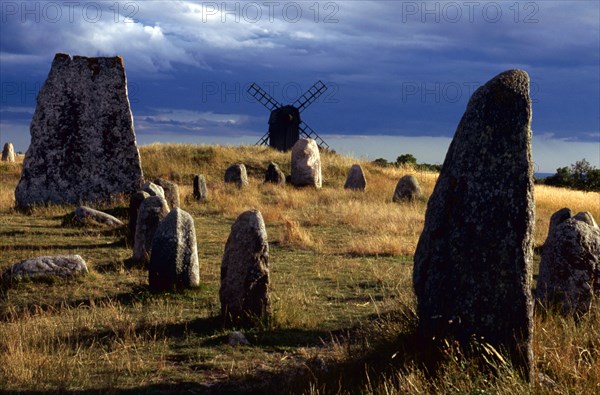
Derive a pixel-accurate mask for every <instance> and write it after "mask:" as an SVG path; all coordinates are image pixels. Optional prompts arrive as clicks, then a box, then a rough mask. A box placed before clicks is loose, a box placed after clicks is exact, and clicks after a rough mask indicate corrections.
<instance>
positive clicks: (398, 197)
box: [392, 175, 423, 202]
mask: <svg viewBox="0 0 600 395" xmlns="http://www.w3.org/2000/svg"><path fill="white" fill-rule="evenodd" d="M421 196H423V192H422V191H421V185H420V184H419V180H417V177H415V176H412V175H405V176H403V177H401V178H400V179H399V180H398V183H397V184H396V189H395V190H394V196H392V201H394V202H404V201H413V200H416V199H419V198H420V197H421Z"/></svg>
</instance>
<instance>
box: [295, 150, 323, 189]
mask: <svg viewBox="0 0 600 395" xmlns="http://www.w3.org/2000/svg"><path fill="white" fill-rule="evenodd" d="M291 173H292V174H291V176H292V177H291V180H292V184H293V185H294V186H297V187H301V186H313V187H315V188H321V184H322V179H321V156H320V154H319V146H318V145H317V142H316V141H315V140H313V139H300V140H298V141H296V144H294V146H293V147H292V172H291Z"/></svg>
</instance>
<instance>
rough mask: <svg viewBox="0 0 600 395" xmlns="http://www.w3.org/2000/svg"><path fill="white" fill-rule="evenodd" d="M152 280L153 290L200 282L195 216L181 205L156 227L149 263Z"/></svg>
mask: <svg viewBox="0 0 600 395" xmlns="http://www.w3.org/2000/svg"><path fill="white" fill-rule="evenodd" d="M148 282H149V284H150V290H152V291H153V292H164V291H172V290H181V289H186V288H196V287H198V286H199V285H200V268H199V264H198V248H197V246H196V229H195V228H194V219H193V218H192V216H191V215H190V214H188V213H187V212H185V211H183V210H182V209H180V208H177V207H176V208H174V209H173V210H171V212H170V213H169V214H168V215H167V216H166V217H165V218H164V219H163V220H162V221H161V222H160V224H158V227H157V228H156V232H155V233H154V238H153V240H152V252H151V256H150V263H149V264H148Z"/></svg>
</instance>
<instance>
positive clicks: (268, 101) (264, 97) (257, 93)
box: [248, 82, 281, 111]
mask: <svg viewBox="0 0 600 395" xmlns="http://www.w3.org/2000/svg"><path fill="white" fill-rule="evenodd" d="M248 93H250V95H251V96H252V97H254V98H255V99H256V100H257V101H258V102H259V103H260V104H262V105H263V106H265V107H266V108H267V110H269V111H273V110H275V109H276V108H279V107H281V104H280V103H279V102H278V101H277V100H275V99H273V98H272V97H271V95H269V94H268V93H267V92H265V91H264V90H263V89H262V88H261V87H260V86H258V85H257V84H256V83H254V82H253V83H252V85H250V87H249V88H248Z"/></svg>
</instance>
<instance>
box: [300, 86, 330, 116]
mask: <svg viewBox="0 0 600 395" xmlns="http://www.w3.org/2000/svg"><path fill="white" fill-rule="evenodd" d="M326 90H327V85H325V84H324V83H323V81H321V80H319V81H317V82H316V83H315V84H314V85H313V86H311V87H310V89H309V90H307V91H306V92H305V93H304V94H303V95H302V96H300V97H299V98H298V100H296V101H295V102H294V104H292V105H293V106H294V107H296V108H297V109H298V111H300V112H302V111H304V109H305V108H307V107H308V106H310V105H311V104H313V102H314V101H315V100H317V99H318V98H319V96H321V95H322V94H323V92H325V91H326Z"/></svg>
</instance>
